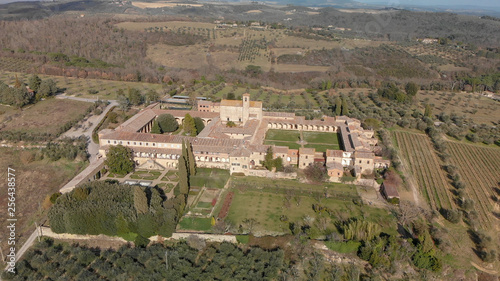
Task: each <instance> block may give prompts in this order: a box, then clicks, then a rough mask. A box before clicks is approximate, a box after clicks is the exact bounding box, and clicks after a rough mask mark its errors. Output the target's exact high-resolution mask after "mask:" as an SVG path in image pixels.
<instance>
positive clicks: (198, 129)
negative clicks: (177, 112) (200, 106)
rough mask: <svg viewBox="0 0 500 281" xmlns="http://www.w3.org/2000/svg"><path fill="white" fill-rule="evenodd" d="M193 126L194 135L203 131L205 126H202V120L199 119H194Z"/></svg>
mask: <svg viewBox="0 0 500 281" xmlns="http://www.w3.org/2000/svg"><path fill="white" fill-rule="evenodd" d="M194 125H195V126H196V133H197V134H199V133H200V132H201V131H203V129H205V124H203V119H201V118H200V117H195V118H194Z"/></svg>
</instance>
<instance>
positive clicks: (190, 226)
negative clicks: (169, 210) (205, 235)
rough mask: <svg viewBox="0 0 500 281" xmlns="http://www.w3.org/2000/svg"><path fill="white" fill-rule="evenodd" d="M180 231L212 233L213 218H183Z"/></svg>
mask: <svg viewBox="0 0 500 281" xmlns="http://www.w3.org/2000/svg"><path fill="white" fill-rule="evenodd" d="M178 227H179V228H180V229H185V230H199V231H210V230H211V229H212V218H187V217H186V218H183V219H182V220H181V221H180V222H179V226H178Z"/></svg>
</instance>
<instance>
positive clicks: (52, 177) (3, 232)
mask: <svg viewBox="0 0 500 281" xmlns="http://www.w3.org/2000/svg"><path fill="white" fill-rule="evenodd" d="M32 152H33V153H34V152H36V151H35V150H32V151H29V150H16V149H13V148H5V147H3V148H0V167H2V169H1V171H0V177H1V178H2V179H4V180H5V182H6V181H7V167H12V168H13V169H15V173H14V174H15V178H16V218H17V219H18V221H17V224H16V235H17V237H16V240H17V241H16V245H22V244H23V243H24V241H26V239H28V237H29V235H30V234H31V233H32V232H33V231H34V230H35V222H36V223H39V224H40V223H43V222H44V221H45V215H46V212H47V208H48V206H47V205H45V204H44V199H45V197H46V196H47V195H50V194H52V193H54V192H57V191H58V190H59V189H60V188H61V187H62V186H63V185H64V184H66V183H67V182H68V181H69V180H70V179H71V178H73V177H74V176H75V175H76V174H77V173H78V171H81V170H82V169H83V168H84V167H85V165H86V163H83V162H75V161H67V160H59V161H56V162H51V161H48V160H41V161H29V160H28V159H30V158H29V157H27V155H28V154H30V153H32ZM5 187H6V185H5ZM0 206H2V208H5V209H3V210H2V211H1V212H0V220H1V221H2V222H5V221H6V219H7V212H6V211H7V188H0ZM7 231H8V229H7V228H6V227H1V228H0V241H1V242H0V247H1V248H2V249H3V252H4V253H7V251H6V250H7V248H8V245H7V237H8V236H7V235H8V232H7Z"/></svg>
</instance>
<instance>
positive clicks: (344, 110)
mask: <svg viewBox="0 0 500 281" xmlns="http://www.w3.org/2000/svg"><path fill="white" fill-rule="evenodd" d="M342 115H345V116H347V115H349V106H348V105H347V100H346V99H345V98H342Z"/></svg>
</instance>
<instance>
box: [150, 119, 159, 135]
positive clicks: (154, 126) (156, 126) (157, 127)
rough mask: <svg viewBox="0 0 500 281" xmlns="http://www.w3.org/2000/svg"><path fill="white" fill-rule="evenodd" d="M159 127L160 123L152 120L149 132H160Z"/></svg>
mask: <svg viewBox="0 0 500 281" xmlns="http://www.w3.org/2000/svg"><path fill="white" fill-rule="evenodd" d="M161 133H162V131H161V128H160V125H158V121H156V120H155V121H154V122H153V127H152V128H151V134H161Z"/></svg>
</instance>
